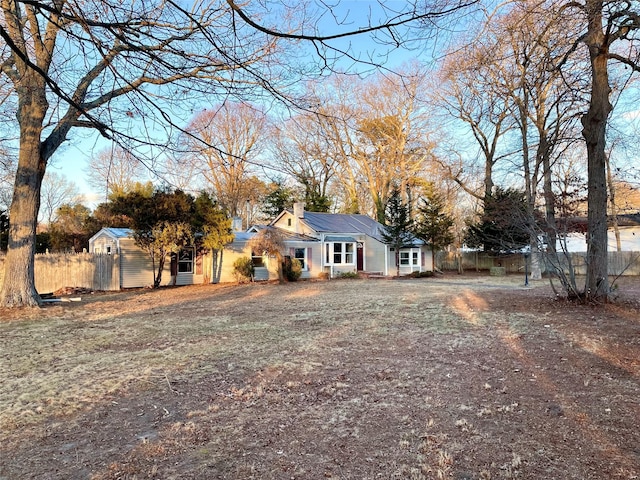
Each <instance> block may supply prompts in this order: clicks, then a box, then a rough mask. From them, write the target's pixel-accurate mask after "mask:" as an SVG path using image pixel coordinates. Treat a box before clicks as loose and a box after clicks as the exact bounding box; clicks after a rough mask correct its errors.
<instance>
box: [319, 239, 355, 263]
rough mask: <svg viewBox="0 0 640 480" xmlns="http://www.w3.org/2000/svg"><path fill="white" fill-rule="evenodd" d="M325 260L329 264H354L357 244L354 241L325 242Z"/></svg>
mask: <svg viewBox="0 0 640 480" xmlns="http://www.w3.org/2000/svg"><path fill="white" fill-rule="evenodd" d="M324 249H325V250H324V253H325V256H324V260H325V263H326V264H327V265H353V264H354V262H355V255H354V253H355V251H356V244H355V243H354V242H333V243H325V244H324Z"/></svg>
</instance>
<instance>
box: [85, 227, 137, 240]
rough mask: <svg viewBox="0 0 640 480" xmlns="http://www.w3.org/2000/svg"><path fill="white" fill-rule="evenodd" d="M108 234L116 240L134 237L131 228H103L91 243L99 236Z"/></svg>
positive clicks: (92, 238)
mask: <svg viewBox="0 0 640 480" xmlns="http://www.w3.org/2000/svg"><path fill="white" fill-rule="evenodd" d="M103 234H107V235H108V236H109V237H111V238H113V239H114V240H119V239H121V238H129V237H132V236H133V235H132V234H133V231H132V230H131V229H130V228H115V227H102V228H101V229H100V230H99V231H98V232H97V233H96V234H95V235H94V236H93V237H91V238H90V239H89V243H91V242H93V241H94V240H95V239H96V238H98V237H99V236H101V235H103Z"/></svg>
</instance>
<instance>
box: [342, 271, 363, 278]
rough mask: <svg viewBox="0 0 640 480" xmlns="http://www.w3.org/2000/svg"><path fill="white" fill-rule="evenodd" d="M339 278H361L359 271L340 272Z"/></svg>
mask: <svg viewBox="0 0 640 480" xmlns="http://www.w3.org/2000/svg"><path fill="white" fill-rule="evenodd" d="M338 278H360V275H358V273H357V272H340V273H339V274H338Z"/></svg>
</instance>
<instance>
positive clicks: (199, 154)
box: [180, 102, 267, 217]
mask: <svg viewBox="0 0 640 480" xmlns="http://www.w3.org/2000/svg"><path fill="white" fill-rule="evenodd" d="M266 126H267V125H266V116H265V114H264V113H263V112H262V111H260V110H259V109H258V108H256V107H253V106H250V105H248V104H245V103H233V102H225V103H223V104H221V105H219V106H218V107H217V108H215V109H213V110H203V111H201V112H199V113H197V114H196V115H195V116H194V117H193V119H192V120H191V122H190V123H189V125H188V126H187V127H186V132H185V134H184V135H182V139H181V142H180V148H181V149H183V150H184V152H185V156H186V159H185V160H186V161H187V162H189V163H191V164H192V165H193V168H194V169H195V170H196V171H198V172H199V173H200V174H201V175H202V177H203V179H204V185H205V188H206V190H208V191H211V192H212V193H213V197H214V198H215V200H216V201H217V203H218V205H219V206H220V207H222V209H223V210H225V211H226V212H227V213H228V214H229V215H230V216H232V217H236V216H239V215H240V214H243V213H244V210H245V203H246V201H247V200H248V199H249V198H250V196H251V187H252V184H251V181H250V179H251V177H252V176H253V174H254V172H255V164H256V163H257V159H258V156H259V155H260V153H261V151H262V148H263V145H262V144H263V140H264V137H265V134H266Z"/></svg>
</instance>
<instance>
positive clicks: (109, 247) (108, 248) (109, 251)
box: [107, 245, 111, 255]
mask: <svg viewBox="0 0 640 480" xmlns="http://www.w3.org/2000/svg"><path fill="white" fill-rule="evenodd" d="M107 255H111V245H107Z"/></svg>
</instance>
